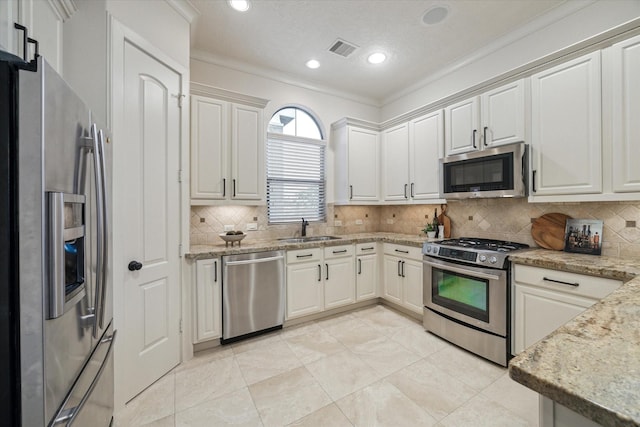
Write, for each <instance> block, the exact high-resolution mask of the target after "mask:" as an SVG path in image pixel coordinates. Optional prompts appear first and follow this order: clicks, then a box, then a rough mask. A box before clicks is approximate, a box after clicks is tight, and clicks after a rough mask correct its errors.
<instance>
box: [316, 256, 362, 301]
mask: <svg viewBox="0 0 640 427" xmlns="http://www.w3.org/2000/svg"><path fill="white" fill-rule="evenodd" d="M353 261H354V257H353V245H349V246H331V247H328V248H324V268H325V271H324V308H325V310H328V309H331V308H335V307H340V306H343V305H348V304H353V303H355V302H356V282H355V270H354V268H353Z"/></svg>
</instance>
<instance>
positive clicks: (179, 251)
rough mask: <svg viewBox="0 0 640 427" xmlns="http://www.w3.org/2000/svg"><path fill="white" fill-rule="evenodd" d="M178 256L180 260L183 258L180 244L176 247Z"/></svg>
mask: <svg viewBox="0 0 640 427" xmlns="http://www.w3.org/2000/svg"><path fill="white" fill-rule="evenodd" d="M178 256H179V257H180V258H182V257H183V256H184V252H183V251H182V243H180V244H179V245H178Z"/></svg>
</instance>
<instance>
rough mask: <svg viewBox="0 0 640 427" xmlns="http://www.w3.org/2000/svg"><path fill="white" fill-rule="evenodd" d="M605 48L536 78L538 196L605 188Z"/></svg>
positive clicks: (535, 184)
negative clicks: (602, 55) (602, 62)
mask: <svg viewBox="0 0 640 427" xmlns="http://www.w3.org/2000/svg"><path fill="white" fill-rule="evenodd" d="M600 74H601V73H600V52H594V53H592V54H589V55H586V56H583V57H580V58H577V59H574V60H572V61H569V62H566V63H564V64H562V65H559V66H557V67H554V68H551V69H549V70H545V71H542V72H540V73H538V74H535V75H533V76H532V77H531V106H532V117H531V145H532V154H533V156H532V171H533V183H532V192H533V191H534V190H535V192H533V195H551V194H585V193H599V192H601V191H602V159H601V149H602V148H601V147H602V138H601V132H600V129H601V96H600V86H601V84H600Z"/></svg>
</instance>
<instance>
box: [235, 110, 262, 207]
mask: <svg viewBox="0 0 640 427" xmlns="http://www.w3.org/2000/svg"><path fill="white" fill-rule="evenodd" d="M231 109H232V118H231V126H232V131H231V188H230V192H231V199H234V200H261V199H262V193H263V188H262V187H263V185H262V182H263V179H262V176H263V174H264V137H263V134H264V130H263V129H262V127H263V124H262V122H263V120H262V110H261V109H259V108H254V107H248V106H245V105H239V104H232V107H231Z"/></svg>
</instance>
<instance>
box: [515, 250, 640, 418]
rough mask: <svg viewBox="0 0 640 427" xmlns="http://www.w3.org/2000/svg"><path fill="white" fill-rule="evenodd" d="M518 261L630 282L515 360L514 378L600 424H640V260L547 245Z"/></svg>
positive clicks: (516, 258)
mask: <svg viewBox="0 0 640 427" xmlns="http://www.w3.org/2000/svg"><path fill="white" fill-rule="evenodd" d="M511 259H512V261H513V262H516V263H519V264H526V265H534V266H538V267H543V268H553V269H558V270H564V271H570V272H575V273H581V274H591V275H596V276H604V277H609V278H614V279H620V280H623V281H626V283H624V284H623V285H622V286H620V287H619V288H618V289H617V290H615V291H614V292H612V293H611V294H610V295H609V296H607V297H605V298H604V299H602V300H601V301H599V302H598V303H596V304H594V305H593V306H591V307H590V308H588V309H587V310H586V311H584V312H583V313H582V314H580V315H579V316H577V317H576V318H574V319H573V320H571V321H570V322H568V323H567V324H565V325H564V326H562V327H560V328H559V329H557V330H556V331H554V332H553V333H551V334H550V335H548V336H547V337H546V338H544V339H543V340H541V341H539V342H537V343H536V344H534V345H532V346H531V347H529V348H527V349H526V350H524V351H523V352H522V353H520V354H519V355H518V356H516V357H515V358H514V359H512V360H511V362H510V363H509V375H510V376H511V378H513V379H514V380H515V381H517V382H519V383H521V384H523V385H525V386H527V387H529V388H530V389H532V390H534V391H537V392H538V393H540V394H541V395H543V396H546V397H548V398H549V399H552V400H554V401H555V402H558V403H560V404H561V405H564V406H566V407H567V408H569V409H571V410H573V411H574V412H577V413H579V414H581V415H583V416H585V417H587V418H589V419H591V420H594V421H595V422H597V423H599V424H602V425H605V426H640V277H635V276H636V275H637V274H638V273H640V261H638V260H629V259H618V258H614V257H597V256H592V255H578V254H568V253H565V252H557V251H549V250H543V249H535V250H531V251H526V252H522V253H518V254H516V255H514V256H512V257H511ZM634 277H635V278H634Z"/></svg>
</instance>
